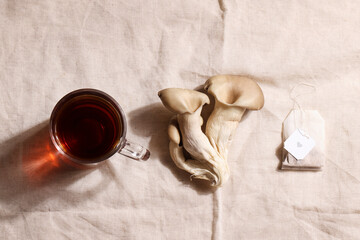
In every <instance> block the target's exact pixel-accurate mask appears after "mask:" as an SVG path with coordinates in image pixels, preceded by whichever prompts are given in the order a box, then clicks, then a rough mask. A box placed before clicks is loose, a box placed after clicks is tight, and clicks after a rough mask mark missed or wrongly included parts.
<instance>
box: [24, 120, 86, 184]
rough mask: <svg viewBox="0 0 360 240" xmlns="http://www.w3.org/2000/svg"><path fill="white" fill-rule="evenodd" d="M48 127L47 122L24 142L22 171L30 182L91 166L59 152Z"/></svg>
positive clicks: (45, 179) (41, 181)
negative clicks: (76, 161)
mask: <svg viewBox="0 0 360 240" xmlns="http://www.w3.org/2000/svg"><path fill="white" fill-rule="evenodd" d="M48 129H49V126H48V124H46V126H44V127H42V128H41V129H40V130H39V131H38V132H36V133H35V134H34V135H33V136H31V137H29V138H28V139H27V140H25V141H24V142H23V154H22V171H23V173H24V175H25V177H26V178H27V180H28V181H29V182H30V183H34V184H38V183H43V182H45V181H47V180H49V179H50V178H53V177H56V176H59V175H62V174H65V173H67V172H73V171H77V170H80V169H89V168H91V167H87V166H83V165H80V164H77V163H74V162H73V161H71V160H69V159H68V158H66V157H64V156H63V155H62V154H61V153H60V152H58V151H57V149H56V148H55V146H54V145H53V143H52V141H51V139H50V135H49V130H48Z"/></svg>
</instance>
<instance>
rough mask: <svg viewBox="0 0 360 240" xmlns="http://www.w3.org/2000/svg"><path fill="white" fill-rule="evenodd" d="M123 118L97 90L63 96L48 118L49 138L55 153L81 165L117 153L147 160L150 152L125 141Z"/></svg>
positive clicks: (85, 90) (80, 90)
mask: <svg viewBox="0 0 360 240" xmlns="http://www.w3.org/2000/svg"><path fill="white" fill-rule="evenodd" d="M126 129H127V124H126V118H125V114H124V112H123V110H122V109H121V107H120V105H119V104H118V103H117V102H116V101H115V100H114V99H113V98H112V97H111V96H109V95H108V94H106V93H104V92H102V91H99V90H96V89H90V88H86V89H79V90H76V91H73V92H71V93H69V94H67V95H65V96H64V97H63V98H62V99H60V101H59V102H58V103H57V104H56V106H55V108H54V110H53V112H52V114H51V117H50V137H51V140H52V142H53V143H54V145H55V147H56V148H57V150H58V151H59V152H60V153H62V154H63V155H65V157H67V158H69V159H70V160H72V161H74V162H76V163H80V164H95V163H99V162H101V161H103V160H106V159H108V158H109V157H111V156H112V155H114V154H115V153H116V152H119V153H121V154H123V155H125V156H127V157H130V158H133V159H137V160H147V159H148V158H149V156H150V152H149V150H147V149H146V148H144V147H142V146H140V145H138V144H136V143H133V142H130V141H128V140H127V139H126Z"/></svg>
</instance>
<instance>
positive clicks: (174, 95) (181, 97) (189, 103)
mask: <svg viewBox="0 0 360 240" xmlns="http://www.w3.org/2000/svg"><path fill="white" fill-rule="evenodd" d="M158 95H159V97H160V99H161V101H162V103H163V104H164V106H165V107H166V108H167V109H169V110H170V111H171V112H173V113H176V114H183V113H194V112H195V111H196V110H197V109H198V108H199V107H202V106H203V105H204V104H209V103H210V99H209V97H208V96H207V95H206V94H204V93H201V92H198V91H195V90H189V89H182V88H166V89H163V90H161V91H160V92H159V93H158Z"/></svg>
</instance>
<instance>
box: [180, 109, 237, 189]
mask: <svg viewBox="0 0 360 240" xmlns="http://www.w3.org/2000/svg"><path fill="white" fill-rule="evenodd" d="M200 113H201V108H199V109H197V110H196V111H195V112H194V113H192V114H190V113H185V114H178V116H177V119H178V122H179V127H180V131H181V134H182V140H183V145H184V148H185V149H186V151H188V152H189V153H190V155H191V156H192V157H193V158H194V159H196V160H198V161H199V162H200V163H202V164H204V165H206V166H207V168H209V169H211V170H212V171H213V172H214V173H215V174H216V176H218V179H216V180H215V182H214V183H213V185H216V186H218V185H221V184H222V183H223V182H224V181H226V180H227V178H228V177H229V175H230V173H229V167H228V165H227V162H226V160H225V159H223V157H222V156H221V155H219V153H218V152H217V151H216V150H215V149H214V148H213V147H212V146H211V144H210V142H209V139H208V138H207V136H206V135H205V134H204V133H203V132H202V130H201V125H202V117H201V116H200Z"/></svg>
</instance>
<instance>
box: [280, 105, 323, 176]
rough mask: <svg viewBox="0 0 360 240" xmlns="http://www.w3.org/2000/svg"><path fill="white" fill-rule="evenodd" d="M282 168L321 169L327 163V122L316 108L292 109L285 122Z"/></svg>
mask: <svg viewBox="0 0 360 240" xmlns="http://www.w3.org/2000/svg"><path fill="white" fill-rule="evenodd" d="M282 137H283V141H284V148H283V155H282V157H283V158H282V159H283V162H282V166H281V169H282V170H313V171H319V170H321V168H322V167H323V166H324V163H325V123H324V119H323V118H322V117H321V115H320V114H319V112H318V111H316V110H292V111H291V112H290V113H289V115H288V116H287V117H286V119H285V120H284V122H283V136H282Z"/></svg>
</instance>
